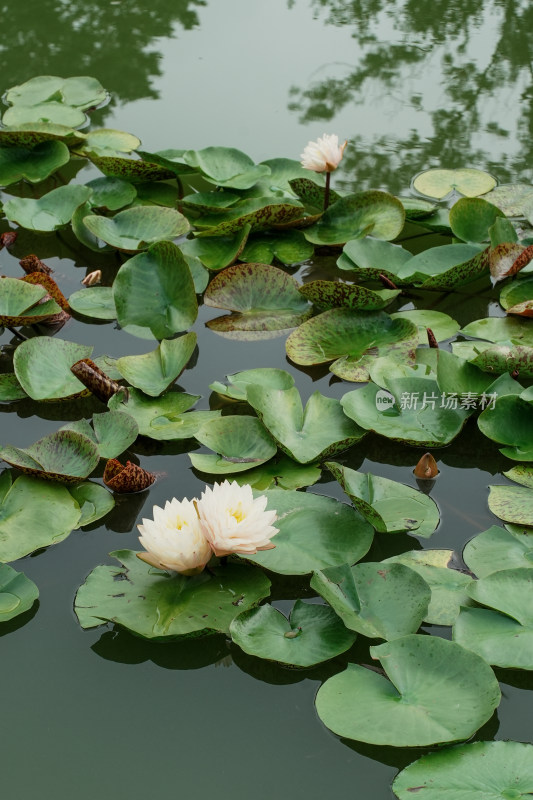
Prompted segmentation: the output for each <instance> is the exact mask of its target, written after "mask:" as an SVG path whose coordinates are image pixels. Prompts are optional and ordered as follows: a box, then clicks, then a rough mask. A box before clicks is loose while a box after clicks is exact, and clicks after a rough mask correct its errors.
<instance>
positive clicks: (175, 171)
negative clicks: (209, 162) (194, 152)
mask: <svg viewBox="0 0 533 800" xmlns="http://www.w3.org/2000/svg"><path fill="white" fill-rule="evenodd" d="M138 152H139V155H140V156H141V158H142V159H143V160H144V161H147V162H149V164H150V165H151V166H153V165H154V164H156V165H157V166H159V167H160V168H162V169H164V170H165V171H167V172H169V173H170V174H172V176H175V175H194V173H195V172H197V170H196V169H195V167H189V165H188V164H186V163H185V162H184V160H183V154H184V152H185V150H176V149H175V148H170V149H167V150H158V151H157V152H155V153H148V152H147V151H146V150H139V151H138Z"/></svg>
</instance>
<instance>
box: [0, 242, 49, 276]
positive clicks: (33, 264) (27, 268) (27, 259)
mask: <svg viewBox="0 0 533 800" xmlns="http://www.w3.org/2000/svg"><path fill="white" fill-rule="evenodd" d="M7 246H8V245H6V247H7ZM19 264H20V266H21V267H22V269H23V270H24V272H27V273H28V275H30V274H31V273H32V272H43V273H44V274H45V275H51V274H52V272H53V271H54V270H53V269H52V268H51V267H47V266H46V264H43V262H42V261H41V259H40V258H37V256H36V255H33V254H32V255H29V256H24V258H21V260H20V261H19Z"/></svg>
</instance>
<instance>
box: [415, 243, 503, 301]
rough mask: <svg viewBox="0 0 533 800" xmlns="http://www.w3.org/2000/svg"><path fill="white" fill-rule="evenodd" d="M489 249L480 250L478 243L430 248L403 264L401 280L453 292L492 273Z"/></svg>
mask: <svg viewBox="0 0 533 800" xmlns="http://www.w3.org/2000/svg"><path fill="white" fill-rule="evenodd" d="M489 269H490V248H486V249H485V250H482V251H480V250H479V245H475V244H446V245H442V246H440V247H431V248H429V250H423V251H422V252H421V253H418V254H417V255H416V256H413V257H412V258H411V259H410V260H409V261H406V263H405V264H404V265H403V267H402V268H401V271H400V275H399V277H400V279H401V280H403V281H404V282H408V283H416V284H417V285H418V284H419V285H420V286H421V287H422V288H424V289H432V290H433V289H436V290H441V291H448V290H449V291H451V290H453V289H455V288H457V287H458V286H463V285H464V284H465V283H470V282H471V281H474V280H477V279H478V278H480V277H482V276H483V275H487V276H488V275H489Z"/></svg>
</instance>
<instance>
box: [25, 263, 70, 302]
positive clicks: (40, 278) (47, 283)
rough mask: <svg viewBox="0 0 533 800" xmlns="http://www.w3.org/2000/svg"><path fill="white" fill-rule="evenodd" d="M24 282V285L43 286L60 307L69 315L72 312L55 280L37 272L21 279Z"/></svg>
mask: <svg viewBox="0 0 533 800" xmlns="http://www.w3.org/2000/svg"><path fill="white" fill-rule="evenodd" d="M20 280H21V281H24V283H33V284H35V285H38V286H42V287H43V289H46V291H47V292H48V294H49V295H50V297H53V299H54V300H55V301H56V303H57V304H58V306H60V308H62V309H63V311H66V312H67V313H68V312H69V311H70V306H69V304H68V300H67V298H66V297H65V295H64V294H63V292H62V291H61V289H60V288H59V286H58V285H57V283H56V282H55V280H54V279H53V278H51V277H50V276H49V275H48V274H47V273H44V272H40V271H39V270H36V271H35V272H30V273H29V274H28V275H25V276H24V277H23V278H21V279H20Z"/></svg>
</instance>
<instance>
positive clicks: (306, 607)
mask: <svg viewBox="0 0 533 800" xmlns="http://www.w3.org/2000/svg"><path fill="white" fill-rule="evenodd" d="M230 635H231V638H232V639H233V641H234V642H235V643H236V644H238V645H239V647H240V648H241V649H242V650H244V652H245V653H249V654H250V655H252V656H257V657H258V658H265V659H267V660H269V661H277V662H278V663H281V664H290V665H291V666H293V667H312V666H313V665H314V664H319V663H320V662H322V661H327V660H328V659H330V658H334V657H335V656H338V655H340V654H341V653H344V652H345V651H346V650H348V648H349V647H351V646H352V644H353V643H354V641H355V638H356V635H355V633H352V632H351V631H348V630H346V628H345V626H344V625H343V624H342V622H341V620H340V619H339V618H338V616H337V615H336V614H335V612H334V611H333V609H331V608H329V607H328V606H320V605H317V604H316V603H304V602H303V600H297V601H296V603H295V604H294V607H293V609H292V611H291V614H290V617H289V619H287V617H285V616H284V614H282V613H281V611H278V610H277V609H276V608H274V607H273V606H271V605H264V606H260V607H259V608H253V609H251V610H250V611H245V612H244V613H243V614H239V616H238V617H237V618H236V619H234V620H233V622H232V623H231V625H230Z"/></svg>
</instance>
